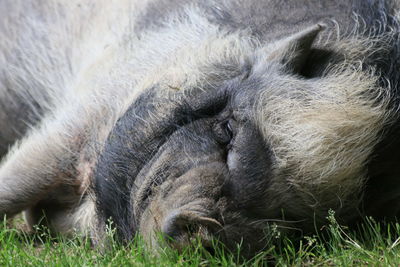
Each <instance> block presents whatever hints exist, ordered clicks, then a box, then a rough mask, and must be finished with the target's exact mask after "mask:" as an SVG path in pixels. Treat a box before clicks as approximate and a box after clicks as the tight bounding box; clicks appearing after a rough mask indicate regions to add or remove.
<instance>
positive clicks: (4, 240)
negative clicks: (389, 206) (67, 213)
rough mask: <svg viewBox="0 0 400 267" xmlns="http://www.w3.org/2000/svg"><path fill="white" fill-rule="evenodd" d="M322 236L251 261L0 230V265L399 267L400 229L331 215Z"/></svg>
mask: <svg viewBox="0 0 400 267" xmlns="http://www.w3.org/2000/svg"><path fill="white" fill-rule="evenodd" d="M329 221H330V223H329V224H328V225H326V226H325V227H324V229H323V230H322V232H325V234H324V235H319V236H309V237H304V238H302V239H301V240H297V241H291V240H290V239H288V238H285V237H284V236H282V235H277V236H276V238H277V240H276V244H277V245H274V246H271V247H270V248H269V249H268V250H267V251H265V252H263V253H260V254H259V255H257V256H255V257H254V258H253V259H251V260H247V261H244V260H243V259H241V258H240V256H238V253H231V254H229V253H227V252H224V251H223V250H221V249H219V248H218V247H216V253H215V254H216V255H210V254H209V253H208V252H207V251H205V250H204V249H203V248H202V247H201V246H200V245H196V244H194V245H193V247H192V248H188V249H187V250H186V251H184V252H182V253H178V252H176V251H174V250H172V249H164V250H163V251H162V252H160V254H159V255H158V256H155V255H153V254H152V253H151V252H149V251H146V250H145V249H144V244H143V242H142V240H141V239H140V238H137V239H135V241H134V242H133V243H132V244H130V245H128V246H121V245H118V244H117V243H116V242H114V241H112V234H110V239H111V241H110V243H109V245H108V249H107V250H103V251H99V250H98V249H94V248H93V247H92V246H91V245H90V243H89V242H88V241H87V240H85V239H83V238H78V237H76V238H73V239H72V240H71V239H66V238H63V237H51V236H50V235H49V234H48V233H46V231H41V232H39V233H36V234H34V235H32V234H31V235H28V234H25V233H24V232H23V231H21V230H16V229H15V228H13V227H10V226H7V225H6V223H4V224H3V225H2V226H0V266H171V265H174V266H251V265H254V266H262V265H274V264H276V265H278V266H399V264H400V238H399V236H400V225H399V224H397V223H392V224H381V223H376V222H375V221H373V220H372V219H367V220H366V222H365V223H364V224H363V225H361V226H360V228H359V230H358V231H349V230H348V229H346V228H345V227H342V226H340V225H338V224H337V222H336V221H335V219H334V217H333V214H330V216H329Z"/></svg>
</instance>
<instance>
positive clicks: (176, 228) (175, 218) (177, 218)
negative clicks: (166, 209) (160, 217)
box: [161, 211, 193, 241]
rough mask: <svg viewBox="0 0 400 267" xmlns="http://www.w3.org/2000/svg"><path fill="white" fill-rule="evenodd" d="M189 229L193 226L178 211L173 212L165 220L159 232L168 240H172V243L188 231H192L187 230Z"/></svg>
mask: <svg viewBox="0 0 400 267" xmlns="http://www.w3.org/2000/svg"><path fill="white" fill-rule="evenodd" d="M191 227H193V226H192V225H191V223H190V221H189V220H188V218H186V216H182V214H181V213H179V212H178V211H174V212H172V213H171V214H169V215H168V216H167V217H166V218H165V220H164V223H163V224H162V226H161V232H162V233H163V234H164V235H165V236H166V237H167V238H168V239H169V240H171V239H172V240H171V241H173V240H177V239H178V238H179V237H181V236H183V235H185V233H186V232H188V230H192V229H189V228H191Z"/></svg>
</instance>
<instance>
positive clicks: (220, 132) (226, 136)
mask: <svg viewBox="0 0 400 267" xmlns="http://www.w3.org/2000/svg"><path fill="white" fill-rule="evenodd" d="M213 130H214V134H215V138H216V140H217V142H218V143H220V144H221V145H227V146H229V144H230V143H231V140H232V139H233V138H234V134H235V129H234V125H233V120H232V119H225V120H223V121H220V122H217V123H216V124H215V125H214V127H213Z"/></svg>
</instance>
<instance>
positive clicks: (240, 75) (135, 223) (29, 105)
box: [0, 0, 400, 257]
mask: <svg viewBox="0 0 400 267" xmlns="http://www.w3.org/2000/svg"><path fill="white" fill-rule="evenodd" d="M397 7H398V3H397V1H389V0H388V1H383V0H375V1H361V0H352V1H347V0H339V1H333V0H332V1H319V0H307V1H300V0H283V1H281V0H280V1H278V0H265V1H264V0H263V1H260V0H249V1H237V0H229V1H223V2H220V1H213V0H207V1H206V0H205V1H194V0H193V1H180V0H169V1H161V0H148V1H125V0H121V1H119V2H118V3H114V2H113V1H105V0H103V1H100V0H99V1H96V2H94V1H91V0H85V1H75V0H71V3H67V2H65V3H64V2H63V3H61V2H60V3H59V2H58V1H53V0H48V1H41V2H40V3H39V2H37V3H36V2H33V1H32V2H29V1H25V2H23V1H22V0H21V1H19V0H18V1H17V0H5V1H4V2H2V3H0V15H1V14H3V16H0V33H2V34H3V35H4V36H5V37H4V39H5V40H6V41H5V42H4V43H0V52H1V53H0V104H1V106H0V125H1V126H2V127H3V126H4V125H7V126H8V127H4V129H3V128H2V129H0V155H1V156H2V162H1V165H0V216H1V217H3V216H8V217H9V216H13V215H15V214H17V213H19V212H21V211H25V216H26V220H27V223H28V226H30V227H32V226H33V225H35V224H46V226H48V227H49V228H50V229H51V230H53V231H56V232H60V233H63V234H67V235H68V234H71V233H73V234H75V233H76V232H80V233H82V234H85V235H89V236H90V237H91V238H92V240H93V243H94V244H97V245H102V244H103V242H104V240H105V231H106V227H107V223H109V222H110V220H111V221H112V225H113V226H114V227H115V228H116V233H117V237H118V239H119V240H121V241H122V242H129V241H131V240H132V238H134V236H136V234H140V235H142V236H143V237H144V239H145V240H146V241H147V243H148V244H149V246H150V247H152V248H157V247H158V246H162V245H165V244H167V245H169V246H171V247H173V248H176V249H178V250H182V249H183V248H185V247H186V246H188V245H189V244H190V243H191V242H192V241H193V240H197V239H199V240H200V241H201V242H202V244H203V245H204V246H205V247H206V248H209V249H210V248H211V244H212V242H213V240H214V239H216V240H219V241H221V242H222V243H223V244H224V245H225V247H226V248H227V249H228V250H234V249H236V248H237V246H238V244H241V245H242V247H241V252H242V253H243V256H246V257H251V256H252V255H254V254H255V253H257V252H259V251H261V250H263V249H267V248H268V247H269V246H270V245H271V240H272V239H273V236H274V235H275V234H276V231H279V232H285V233H288V234H290V235H293V236H295V235H301V234H304V233H312V232H313V231H315V230H316V229H320V226H321V225H323V224H324V223H326V216H327V214H328V211H329V210H333V211H335V214H336V216H337V219H338V221H339V222H340V223H344V224H347V225H352V224H355V223H357V221H358V220H360V219H362V218H363V217H364V216H365V215H372V216H375V217H376V218H393V217H395V216H396V215H398V212H399V208H398V207H397V206H398V205H397V204H396V205H393V203H397V202H398V200H399V199H400V183H399V182H398V177H399V176H400V169H399V168H398V160H400V141H398V140H397V139H398V138H397V136H398V134H399V128H400V127H399V126H398V125H400V124H399V119H398V110H399V109H398V106H399V97H398V95H399V90H398V84H399V81H400V78H399V76H400V73H398V71H397V70H398V69H399V67H400V66H399V65H400V63H399V62H400V48H399V47H400V46H399V42H398V39H399V32H400V31H399V22H398V20H397V19H396V18H395V17H394V16H393V15H394V14H395V13H396V8H397ZM353 12H355V13H357V14H358V15H357V16H355V15H354V14H353ZM16 18H18V19H16ZM332 19H333V20H335V21H336V22H335V23H334V22H332V21H331V20H332ZM363 22H365V23H363ZM364 24H365V25H364ZM4 25H9V27H4ZM4 66H7V67H4ZM10 147H11V148H10ZM389 206H390V207H389ZM388 207H389V208H388ZM43 215H45V216H46V220H43ZM159 234H161V236H162V237H164V239H165V240H164V241H161V242H160V241H159V239H158V237H159Z"/></svg>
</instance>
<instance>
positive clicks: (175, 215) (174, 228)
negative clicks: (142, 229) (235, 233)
mask: <svg viewBox="0 0 400 267" xmlns="http://www.w3.org/2000/svg"><path fill="white" fill-rule="evenodd" d="M221 229H222V225H221V224H220V223H219V222H218V221H217V220H215V219H212V218H208V217H203V216H199V215H197V214H196V213H193V212H188V211H179V210H178V211H173V212H171V213H170V214H169V215H168V216H167V217H166V218H165V219H164V222H163V224H162V226H161V231H162V233H163V235H164V236H165V237H166V239H167V240H168V241H170V245H173V246H174V247H177V248H179V247H182V246H185V245H189V244H190V242H191V241H192V240H200V242H201V243H202V244H203V247H204V248H205V249H206V250H207V251H212V250H213V249H212V242H211V240H212V238H213V237H214V234H215V233H217V232H219V231H220V230H221ZM210 253H211V252H210Z"/></svg>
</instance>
